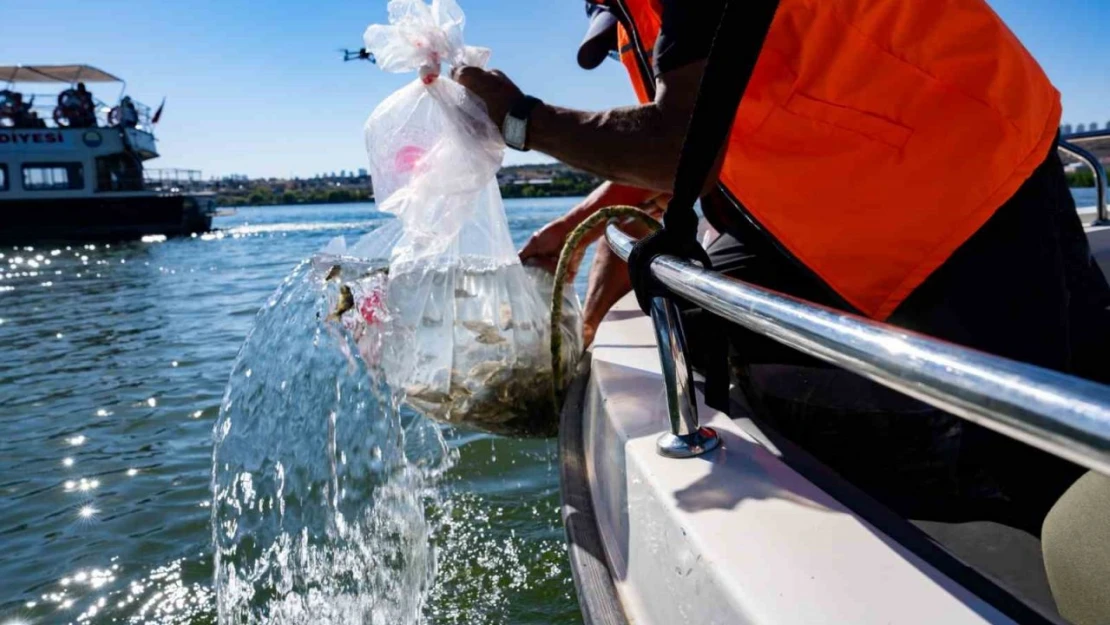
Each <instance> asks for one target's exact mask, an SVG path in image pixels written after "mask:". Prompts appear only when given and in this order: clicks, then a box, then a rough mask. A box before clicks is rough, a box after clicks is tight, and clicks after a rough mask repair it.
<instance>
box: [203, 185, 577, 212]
mask: <svg viewBox="0 0 1110 625" xmlns="http://www.w3.org/2000/svg"><path fill="white" fill-rule="evenodd" d="M592 190H593V185H579V184H574V185H556V184H547V185H528V184H523V185H518V184H513V185H502V186H501V197H502V198H504V199H506V200H512V199H536V198H549V197H583V196H586V195H589V193H590V191H592ZM373 202H374V197H373V196H372V195H370V194H369V193H358V192H352V191H347V190H339V191H332V192H330V193H328V194H327V195H323V194H321V195H316V194H310V193H304V194H302V193H295V192H294V193H290V192H286V193H285V194H283V195H281V196H279V197H275V196H273V195H265V196H264V195H261V194H259V195H253V194H252V195H251V196H247V197H244V196H242V195H224V194H220V195H219V196H218V200H217V203H218V205H219V206H220V207H221V208H240V207H244V206H320V205H327V204H360V203H367V204H369V203H373Z"/></svg>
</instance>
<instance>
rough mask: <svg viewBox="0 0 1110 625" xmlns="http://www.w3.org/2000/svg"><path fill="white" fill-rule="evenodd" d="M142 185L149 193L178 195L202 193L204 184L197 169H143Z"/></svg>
mask: <svg viewBox="0 0 1110 625" xmlns="http://www.w3.org/2000/svg"><path fill="white" fill-rule="evenodd" d="M143 184H144V186H145V187H146V189H148V190H151V191H165V192H168V193H178V192H181V191H202V190H204V186H205V182H204V179H203V178H202V177H201V171H200V170H199V169H175V168H162V169H159V168H144V169H143Z"/></svg>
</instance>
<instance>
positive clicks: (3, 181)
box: [0, 163, 8, 191]
mask: <svg viewBox="0 0 1110 625" xmlns="http://www.w3.org/2000/svg"><path fill="white" fill-rule="evenodd" d="M7 190H8V166H7V165H5V164H3V163H0V191H7Z"/></svg>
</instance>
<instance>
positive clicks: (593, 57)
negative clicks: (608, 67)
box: [578, 0, 617, 69]
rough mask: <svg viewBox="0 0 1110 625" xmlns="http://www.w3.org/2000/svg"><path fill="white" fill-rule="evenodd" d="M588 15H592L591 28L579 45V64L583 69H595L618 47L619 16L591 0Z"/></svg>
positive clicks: (588, 5)
mask: <svg viewBox="0 0 1110 625" xmlns="http://www.w3.org/2000/svg"><path fill="white" fill-rule="evenodd" d="M586 15H588V16H590V28H589V30H587V31H586V37H585V38H584V39H582V43H581V45H579V46H578V65H579V66H580V67H581V68H582V69H594V68H595V67H597V66H598V65H601V62H602V61H604V60H605V57H607V56H609V53H610V52H611V51H615V50H616V49H617V16H615V15H613V14H612V12H610V11H609V8H608V7H605V6H602V5H600V4H595V3H593V2H590V1H589V0H587V2H586Z"/></svg>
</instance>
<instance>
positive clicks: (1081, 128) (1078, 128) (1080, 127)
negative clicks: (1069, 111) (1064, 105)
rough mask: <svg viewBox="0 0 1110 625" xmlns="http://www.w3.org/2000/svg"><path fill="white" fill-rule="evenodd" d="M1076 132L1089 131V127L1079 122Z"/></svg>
mask: <svg viewBox="0 0 1110 625" xmlns="http://www.w3.org/2000/svg"><path fill="white" fill-rule="evenodd" d="M1075 132H1077V133H1079V132H1087V127H1086V126H1084V125H1083V124H1079V125H1078V126H1076V127H1075Z"/></svg>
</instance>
